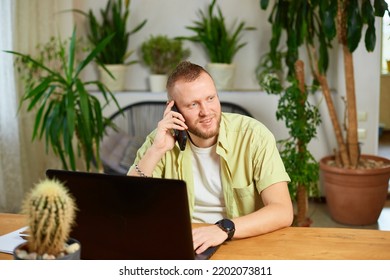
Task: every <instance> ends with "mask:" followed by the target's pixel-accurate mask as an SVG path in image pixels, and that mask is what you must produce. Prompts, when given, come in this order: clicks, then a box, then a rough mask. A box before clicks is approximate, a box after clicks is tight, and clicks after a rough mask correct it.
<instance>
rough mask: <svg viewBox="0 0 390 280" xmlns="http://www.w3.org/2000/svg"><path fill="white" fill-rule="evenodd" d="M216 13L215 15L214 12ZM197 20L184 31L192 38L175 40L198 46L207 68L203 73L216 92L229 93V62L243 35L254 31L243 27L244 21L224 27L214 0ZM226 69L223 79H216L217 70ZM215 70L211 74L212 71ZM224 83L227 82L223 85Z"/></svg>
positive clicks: (230, 81) (237, 49)
mask: <svg viewBox="0 0 390 280" xmlns="http://www.w3.org/2000/svg"><path fill="white" fill-rule="evenodd" d="M215 8H216V9H217V11H216V12H215V10H214V9H215ZM198 13H199V20H196V21H194V22H193V25H192V26H187V27H186V28H187V29H189V30H191V31H193V32H194V33H195V35H193V36H187V37H184V36H182V37H178V38H179V39H182V40H189V41H192V42H195V43H199V44H201V45H202V46H203V48H204V50H205V51H206V54H207V57H208V60H209V62H210V63H209V64H208V65H207V69H208V71H209V72H210V74H211V75H212V76H213V78H214V80H216V81H215V82H216V86H217V88H218V89H232V88H233V81H234V80H233V78H234V70H235V67H234V64H233V58H234V56H235V55H236V54H237V52H238V51H239V50H240V49H241V48H243V47H244V46H245V45H246V44H247V43H245V42H244V43H241V42H240V40H241V36H242V33H243V32H244V31H248V30H254V29H255V28H254V27H249V26H246V24H245V22H244V21H241V22H239V24H238V25H237V24H234V25H233V26H232V27H230V28H229V27H227V26H226V23H225V17H224V15H223V14H222V11H221V9H220V7H219V6H216V0H213V1H212V2H211V3H210V4H209V5H208V7H207V13H205V12H203V11H202V10H199V11H198ZM225 68H226V69H227V71H228V72H227V74H226V75H227V76H223V77H221V81H220V80H219V79H218V77H219V74H218V72H215V71H218V69H225ZM214 69H215V70H214ZM223 80H227V82H223Z"/></svg>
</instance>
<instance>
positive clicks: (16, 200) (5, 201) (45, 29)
mask: <svg viewBox="0 0 390 280" xmlns="http://www.w3.org/2000/svg"><path fill="white" fill-rule="evenodd" d="M72 3H73V1H61V0H55V1H53V0H1V1H0V26H1V31H0V32H1V35H0V61H1V63H0V211H1V212H10V213H15V212H18V211H19V210H20V204H21V201H22V199H23V197H24V194H25V193H26V192H27V191H28V190H29V189H30V188H31V187H32V186H33V185H34V184H35V183H37V182H38V181H39V180H41V179H42V178H43V177H44V172H45V170H46V169H47V168H59V167H60V166H61V165H60V163H59V161H58V159H57V158H55V157H54V156H52V155H46V154H45V148H44V143H41V142H38V141H34V142H31V133H32V127H33V122H34V114H33V113H27V112H26V110H25V108H23V107H22V108H21V110H20V111H19V112H18V111H17V110H18V106H19V100H20V96H21V95H22V94H23V92H22V89H23V87H22V85H21V84H20V81H19V78H18V74H17V73H16V72H15V71H14V68H13V56H12V55H11V54H7V53H4V50H15V51H19V52H22V53H30V54H33V53H34V51H35V46H36V45H37V44H38V43H40V42H41V43H44V42H46V41H48V40H49V38H50V36H57V35H61V36H62V37H63V38H65V37H66V36H69V35H70V34H71V31H72V29H73V16H72V13H59V12H60V11H64V10H67V9H71V8H72Z"/></svg>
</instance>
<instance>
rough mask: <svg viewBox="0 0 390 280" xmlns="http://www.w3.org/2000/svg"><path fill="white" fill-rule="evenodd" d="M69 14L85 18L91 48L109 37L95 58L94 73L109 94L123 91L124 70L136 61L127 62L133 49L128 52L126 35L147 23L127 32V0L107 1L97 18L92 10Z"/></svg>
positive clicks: (128, 1)
mask: <svg viewBox="0 0 390 280" xmlns="http://www.w3.org/2000/svg"><path fill="white" fill-rule="evenodd" d="M123 2H124V3H123ZM73 11H74V12H77V13H80V14H82V15H84V16H85V17H86V18H87V20H88V39H89V41H90V42H91V43H92V45H93V46H97V45H98V44H99V43H100V42H101V41H102V40H103V39H104V38H106V37H107V36H109V35H113V38H112V40H111V41H110V42H109V43H108V44H107V45H106V46H105V47H104V49H103V50H102V51H101V52H100V53H99V54H98V55H97V57H96V62H97V63H98V65H99V66H98V73H99V77H100V79H101V81H102V82H103V83H104V84H105V85H107V87H108V88H109V89H110V90H111V91H121V90H124V89H125V81H126V80H125V76H126V69H127V67H128V66H129V65H132V64H134V63H137V62H138V61H137V60H135V59H133V60H129V59H130V56H131V55H132V54H133V53H134V50H131V51H129V50H128V47H129V40H130V36H131V35H133V34H134V33H136V32H138V31H139V30H140V29H141V28H142V27H143V26H144V25H145V24H146V22H147V20H146V19H145V20H143V21H142V22H141V23H140V24H138V25H137V26H135V27H134V28H133V29H131V30H128V27H127V25H128V22H129V19H130V0H125V1H123V0H108V1H107V4H106V6H105V8H104V9H100V17H97V16H96V15H95V14H94V13H93V11H92V10H89V11H88V13H86V12H84V11H81V10H73ZM107 69H108V71H107Z"/></svg>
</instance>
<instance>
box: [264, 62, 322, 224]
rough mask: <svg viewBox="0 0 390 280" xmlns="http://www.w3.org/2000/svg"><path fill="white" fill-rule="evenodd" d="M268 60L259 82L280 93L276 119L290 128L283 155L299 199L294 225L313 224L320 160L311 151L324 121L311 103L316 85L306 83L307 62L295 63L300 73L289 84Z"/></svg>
mask: <svg viewBox="0 0 390 280" xmlns="http://www.w3.org/2000/svg"><path fill="white" fill-rule="evenodd" d="M267 62H268V60H267V59H266V57H265V59H264V60H263V63H264V64H263V65H261V66H260V67H259V73H258V75H259V84H260V85H261V87H262V88H263V89H264V90H265V91H266V92H267V93H268V94H275V95H278V96H279V97H280V98H279V101H278V108H277V111H276V118H277V119H278V120H283V121H284V122H285V125H286V127H287V129H288V134H289V137H288V138H286V139H283V140H279V141H278V143H279V144H280V147H279V149H280V155H281V157H282V160H283V162H284V165H285V166H286V171H287V173H288V174H289V175H290V177H291V182H290V183H289V185H288V187H289V191H290V195H291V198H292V199H293V201H295V202H296V214H295V216H294V223H293V224H294V225H296V226H310V224H311V223H312V220H311V219H310V217H309V216H308V210H309V205H308V197H309V195H311V196H313V195H314V196H318V194H319V188H318V179H319V168H318V162H317V161H316V160H315V158H314V156H313V155H312V154H311V152H310V150H309V148H308V145H309V143H310V142H311V140H312V139H313V138H315V137H316V135H317V127H318V125H319V124H320V122H321V119H320V115H319V110H318V108H317V106H314V105H312V104H311V103H310V102H309V96H310V94H312V93H314V91H315V90H316V87H314V88H309V87H307V86H306V85H305V82H304V81H305V77H304V76H305V75H304V63H303V61H301V60H297V61H296V62H295V68H294V72H295V73H296V76H292V77H289V81H288V86H285V85H284V83H283V82H282V81H283V79H280V76H278V75H277V73H272V72H273V71H275V69H272V68H271V69H269V68H268V66H269V65H268V64H267Z"/></svg>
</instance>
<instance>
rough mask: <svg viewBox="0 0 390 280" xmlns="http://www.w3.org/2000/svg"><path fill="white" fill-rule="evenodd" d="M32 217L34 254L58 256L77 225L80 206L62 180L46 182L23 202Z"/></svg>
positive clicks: (47, 180) (33, 190) (29, 222)
mask: <svg viewBox="0 0 390 280" xmlns="http://www.w3.org/2000/svg"><path fill="white" fill-rule="evenodd" d="M23 212H24V213H25V214H27V216H28V219H29V221H28V224H29V237H28V239H27V240H28V248H29V251H30V252H36V253H37V254H38V255H43V254H45V253H46V254H49V255H54V256H57V255H58V254H59V253H61V252H62V251H63V250H64V245H65V242H66V241H67V240H68V238H69V233H70V230H71V228H72V225H73V224H74V220H75V216H76V204H75V201H74V199H73V197H72V196H71V195H70V194H69V193H68V190H67V189H66V188H65V186H64V185H63V184H62V183H61V182H60V181H58V180H53V179H46V180H43V181H41V182H40V183H38V184H36V185H35V187H34V188H33V189H32V190H31V192H30V193H29V194H28V195H27V196H26V198H25V200H24V202H23Z"/></svg>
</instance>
